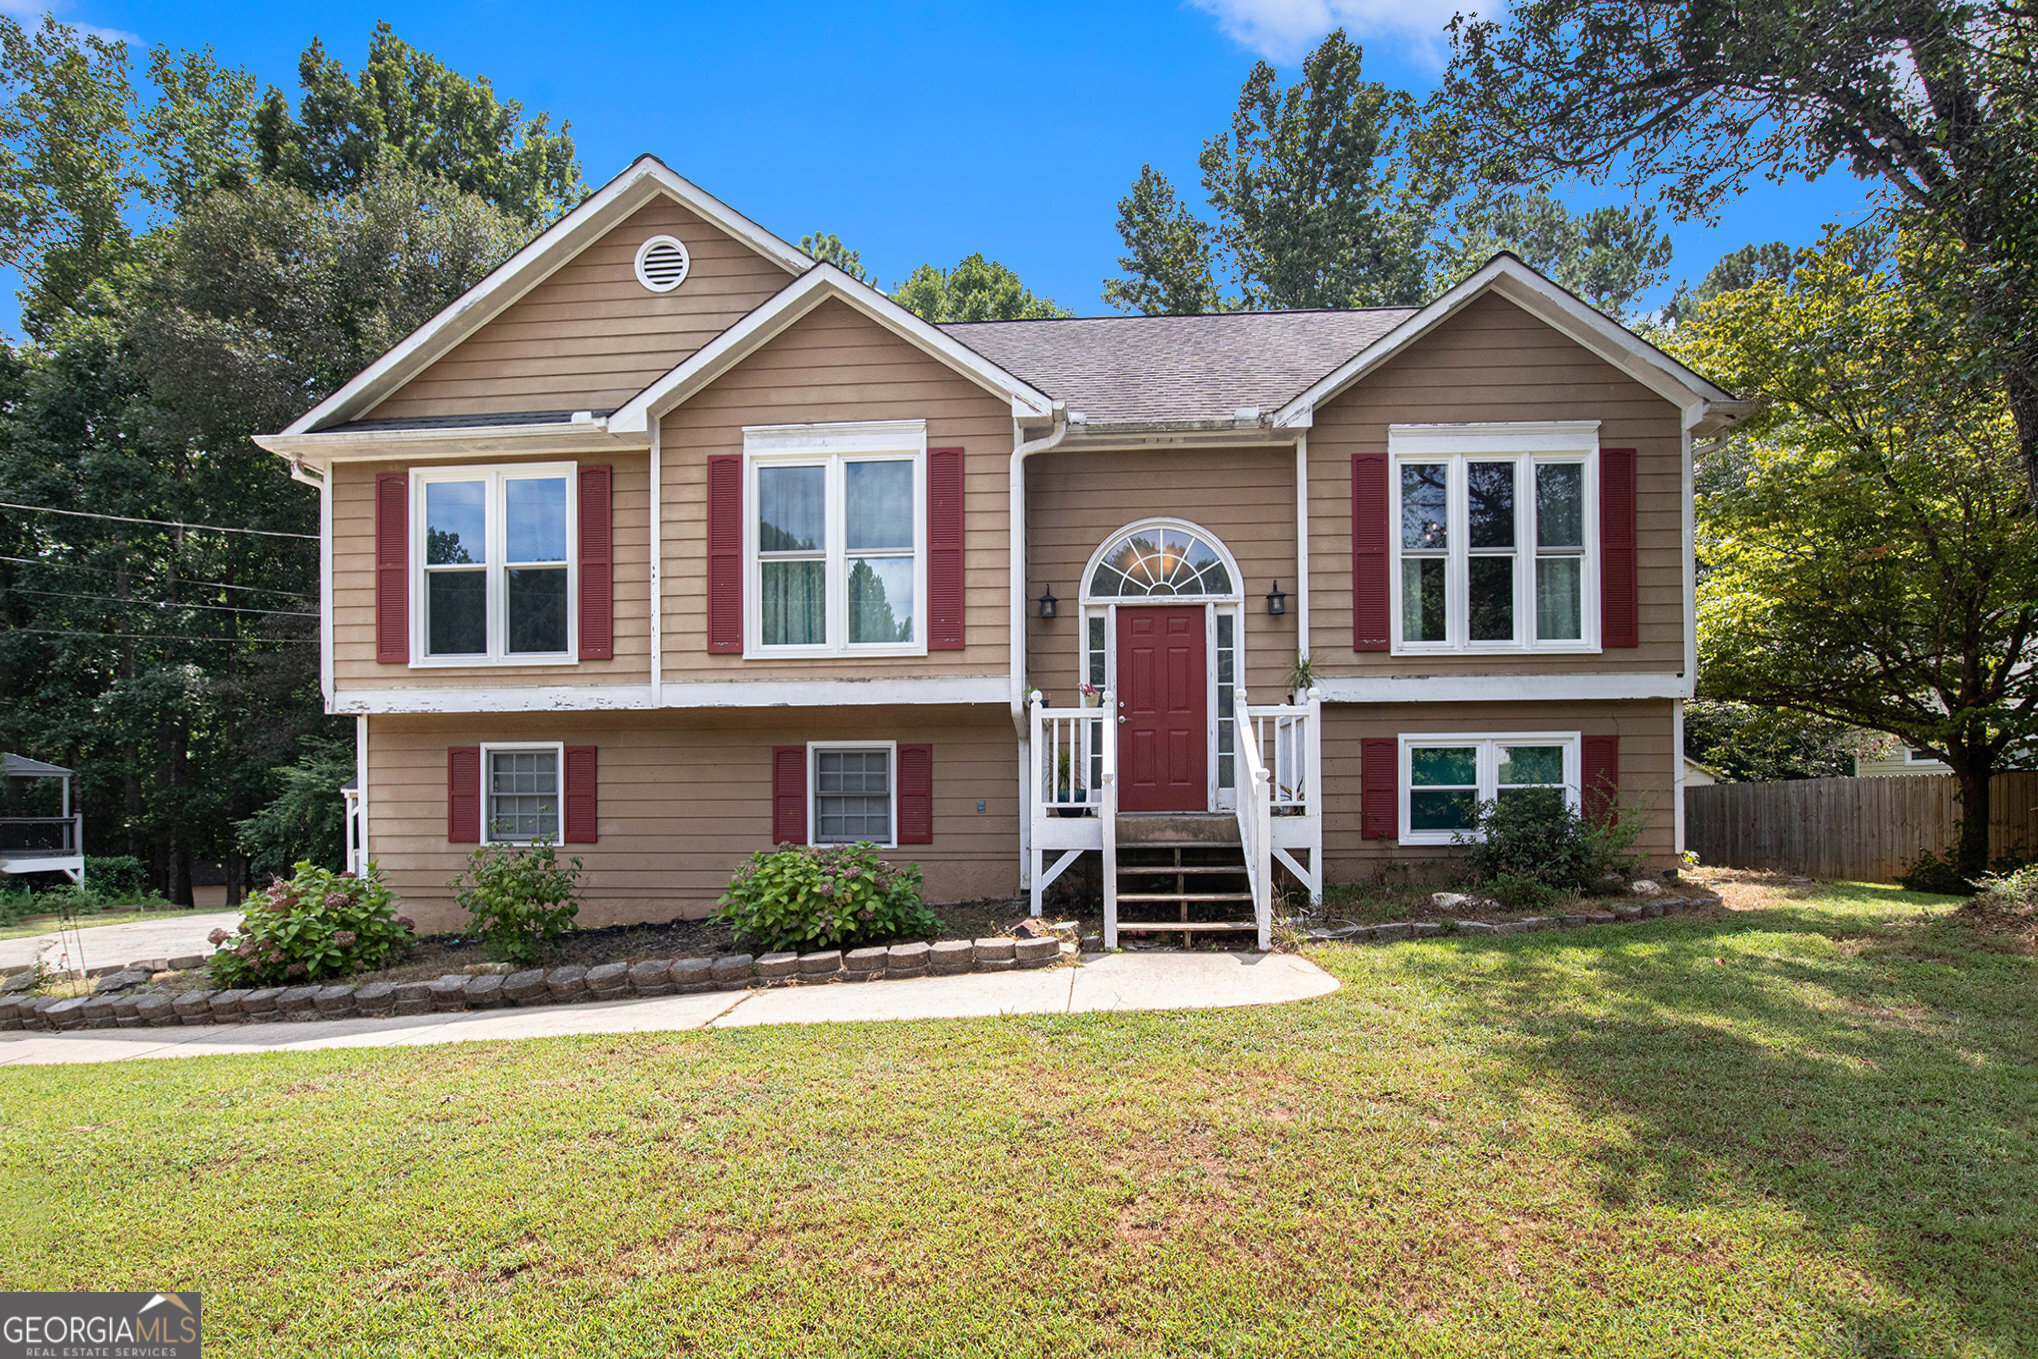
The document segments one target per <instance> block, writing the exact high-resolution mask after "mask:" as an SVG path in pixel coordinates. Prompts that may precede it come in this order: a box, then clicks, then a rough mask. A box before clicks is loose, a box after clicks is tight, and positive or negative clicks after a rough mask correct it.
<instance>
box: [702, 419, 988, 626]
mask: <svg viewBox="0 0 2038 1359" xmlns="http://www.w3.org/2000/svg"><path fill="white" fill-rule="evenodd" d="M962 452H963V451H962V450H961V449H959V448H930V449H928V450H927V605H926V615H925V616H926V622H925V624H924V626H925V628H926V630H927V649H928V650H929V651H960V650H962V646H963V629H962V624H963V578H962V577H963V561H962V532H963V480H962V471H963V466H962ZM708 651H709V653H710V654H713V655H724V656H740V655H742V654H743V458H742V456H741V455H740V454H736V453H724V454H718V455H716V456H714V457H711V458H709V459H708Z"/></svg>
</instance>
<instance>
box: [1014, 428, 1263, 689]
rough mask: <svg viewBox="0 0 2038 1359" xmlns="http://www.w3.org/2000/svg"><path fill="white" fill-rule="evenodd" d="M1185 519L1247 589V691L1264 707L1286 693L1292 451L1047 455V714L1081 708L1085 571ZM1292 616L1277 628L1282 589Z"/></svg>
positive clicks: (1041, 525) (1031, 541)
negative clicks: (1121, 546) (1054, 606)
mask: <svg viewBox="0 0 2038 1359" xmlns="http://www.w3.org/2000/svg"><path fill="white" fill-rule="evenodd" d="M1156 518H1165V519H1186V520H1188V521H1189V522H1190V523H1193V524H1197V525H1200V526H1201V527H1203V528H1205V529H1208V530H1209V531H1210V533H1211V534H1212V535H1213V536H1214V537H1216V538H1217V539H1218V540H1219V541H1220V542H1222V543H1223V544H1224V546H1225V547H1226V548H1227V549H1229V550H1230V552H1231V554H1232V556H1233V557H1235V558H1236V559H1237V561H1238V566H1239V571H1240V572H1241V574H1242V575H1243V576H1244V577H1245V579H1244V580H1243V581H1240V582H1237V583H1238V584H1239V586H1240V588H1242V589H1243V590H1244V592H1245V606H1244V609H1243V611H1242V622H1243V625H1244V626H1243V629H1242V640H1243V643H1244V648H1245V683H1246V688H1247V690H1248V692H1249V693H1250V695H1251V697H1252V698H1253V700H1254V701H1255V702H1263V703H1275V702H1279V701H1281V699H1282V697H1283V696H1284V695H1285V694H1286V692H1287V676H1288V671H1289V669H1290V668H1291V667H1292V666H1293V665H1294V663H1295V641H1296V614H1295V613H1294V612H1293V611H1292V610H1293V607H1294V603H1295V594H1294V591H1295V451H1294V449H1292V448H1288V447H1279V448H1221V449H1199V450H1182V449H1175V450H1166V451H1158V450H1156V451H1140V452H1086V453H1044V454H1040V455H1038V456H1036V457H1033V458H1030V459H1028V460H1027V463H1026V536H1027V544H1026V590H1025V593H1026V596H1027V600H1028V608H1027V621H1026V652H1027V655H1026V664H1027V682H1028V683H1029V684H1031V685H1032V686H1033V687H1034V688H1037V689H1039V690H1041V691H1042V692H1043V693H1044V694H1046V695H1047V701H1048V703H1049V704H1050V705H1068V704H1072V703H1074V702H1075V700H1076V692H1075V690H1076V686H1077V685H1078V684H1080V683H1081V682H1082V680H1083V676H1082V675H1081V674H1080V673H1079V666H1080V656H1081V644H1082V628H1083V622H1082V618H1081V608H1080V603H1081V596H1082V591H1083V584H1084V582H1083V580H1082V574H1083V568H1084V567H1085V566H1086V565H1087V564H1088V563H1089V560H1090V554H1092V553H1093V552H1095V551H1096V550H1097V549H1098V548H1099V547H1101V546H1102V545H1103V544H1104V541H1105V540H1106V539H1107V538H1111V537H1113V536H1115V535H1116V534H1117V533H1118V532H1119V530H1121V529H1124V528H1127V527H1129V526H1131V525H1132V524H1134V523H1136V522H1138V521H1140V520H1143V519H1156ZM1276 578H1278V579H1279V580H1280V582H1281V588H1282V589H1283V590H1285V591H1287V592H1288V593H1289V604H1290V608H1291V611H1290V612H1289V613H1288V614H1286V615H1284V616H1282V617H1280V618H1272V617H1269V616H1268V614H1267V606H1266V593H1267V591H1268V590H1269V589H1271V588H1272V586H1273V583H1274V581H1275V579H1276ZM1043 585H1049V586H1052V587H1053V588H1054V593H1055V595H1056V596H1057V598H1058V599H1059V600H1060V608H1059V610H1058V616H1057V617H1056V618H1055V619H1054V620H1053V621H1051V622H1048V621H1043V620H1042V619H1041V618H1039V617H1038V616H1037V610H1035V609H1034V608H1033V606H1032V603H1031V601H1032V600H1034V599H1037V598H1038V597H1039V595H1040V591H1041V587H1042V586H1043Z"/></svg>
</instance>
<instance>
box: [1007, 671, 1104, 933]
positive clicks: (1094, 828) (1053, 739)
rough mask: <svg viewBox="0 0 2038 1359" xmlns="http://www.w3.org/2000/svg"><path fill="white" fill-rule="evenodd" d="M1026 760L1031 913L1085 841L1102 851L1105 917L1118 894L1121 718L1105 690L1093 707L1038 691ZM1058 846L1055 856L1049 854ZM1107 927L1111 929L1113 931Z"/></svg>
mask: <svg viewBox="0 0 2038 1359" xmlns="http://www.w3.org/2000/svg"><path fill="white" fill-rule="evenodd" d="M1028 707H1029V710H1030V712H1031V732H1030V734H1031V736H1032V744H1031V746H1030V747H1029V749H1030V750H1031V751H1032V758H1031V760H1030V761H1029V763H1028V768H1027V776H1026V782H1027V788H1028V793H1027V804H1028V805H1027V820H1028V832H1029V836H1030V839H1031V844H1030V845H1029V846H1028V854H1029V856H1030V859H1031V863H1030V865H1029V867H1030V869H1031V871H1030V873H1029V877H1030V879H1031V884H1030V885H1031V889H1032V896H1033V901H1032V906H1033V914H1035V915H1039V914H1040V908H1041V904H1040V897H1041V893H1042V892H1043V891H1045V890H1046V888H1047V886H1048V884H1049V883H1052V882H1053V881H1054V880H1055V879H1056V878H1058V877H1060V876H1061V874H1062V872H1063V871H1064V870H1065V869H1067V868H1068V866H1069V865H1070V864H1072V863H1074V862H1075V861H1076V859H1077V858H1078V857H1079V856H1081V854H1082V852H1083V851H1084V850H1086V849H1096V850H1102V851H1103V852H1104V906H1105V919H1106V920H1107V921H1109V920H1110V919H1111V918H1112V916H1113V915H1114V914H1115V908H1116V905H1117V898H1118V872H1117V869H1118V862H1117V854H1116V848H1117V829H1118V816H1117V812H1118V804H1117V790H1118V724H1117V722H1116V721H1114V720H1112V719H1113V718H1115V717H1116V715H1117V711H1118V709H1117V706H1116V705H1115V704H1114V703H1113V702H1112V699H1111V695H1110V693H1109V692H1108V691H1107V692H1105V693H1104V694H1102V695H1100V696H1099V703H1098V706H1096V707H1094V708H1050V707H1047V706H1046V705H1045V704H1044V703H1043V702H1042V701H1041V699H1040V697H1039V695H1038V694H1036V695H1034V698H1033V701H1032V703H1031V704H1029V705H1028ZM1054 851H1060V854H1059V857H1057V858H1056V859H1055V860H1054V862H1053V863H1049V862H1048V859H1047V856H1048V854H1049V853H1051V852H1054ZM1107 932H1108V931H1107Z"/></svg>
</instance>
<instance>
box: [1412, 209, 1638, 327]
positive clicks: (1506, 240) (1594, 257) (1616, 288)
mask: <svg viewBox="0 0 2038 1359" xmlns="http://www.w3.org/2000/svg"><path fill="white" fill-rule="evenodd" d="M1502 250H1506V251H1511V252H1512V253H1514V254H1515V255H1516V256H1518V257H1519V258H1520V259H1521V260H1522V262H1523V263H1525V264H1527V265H1528V266H1529V267H1531V268H1533V269H1536V270H1539V271H1541V272H1542V273H1543V274H1545V275H1547V276H1548V277H1550V278H1552V279H1554V280H1556V282H1557V283H1559V284H1561V285H1562V286H1564V287H1566V288H1568V289H1570V290H1571V291H1572V292H1574V293H1576V294H1578V296H1580V297H1582V298H1584V299H1585V300H1586V301H1587V302H1590V303H1591V304H1592V305H1593V306H1595V307H1598V308H1600V309H1601V310H1602V311H1608V312H1613V313H1615V314H1619V313H1621V312H1624V311H1627V310H1628V309H1629V308H1631V307H1632V306H1634V304H1635V299H1636V298H1637V297H1638V296H1639V295H1640V294H1642V293H1644V292H1646V291H1648V290H1649V289H1650V288H1653V287H1655V286H1656V285H1657V284H1659V283H1661V282H1662V281H1663V279H1664V277H1665V276H1666V275H1667V273H1668V272H1669V267H1670V237H1669V236H1668V235H1666V234H1664V233H1663V232H1662V231H1661V230H1659V229H1658V228H1657V226H1656V210H1655V209H1654V208H1653V207H1648V208H1627V207H1605V208H1595V209H1593V210H1592V211H1590V212H1585V213H1577V214H1574V213H1572V212H1571V211H1570V210H1569V209H1568V208H1566V207H1565V206H1564V205H1563V204H1562V203H1560V202H1558V201H1557V200H1556V199H1555V198H1553V197H1552V196H1551V195H1550V194H1549V192H1548V191H1547V190H1544V189H1534V190H1530V191H1527V192H1518V193H1501V194H1495V195H1492V196H1490V197H1487V198H1485V199H1483V200H1479V201H1474V202H1472V203H1469V204H1467V205H1466V206H1465V207H1464V209H1463V210H1461V211H1460V212H1459V213H1458V214H1457V217H1456V220H1455V222H1454V223H1453V228H1452V230H1451V232H1450V234H1449V235H1448V236H1447V237H1445V238H1444V239H1443V240H1441V241H1439V242H1438V244H1437V249H1436V265H1435V274H1436V283H1437V284H1438V286H1440V287H1449V286H1450V285H1451V284H1454V283H1456V282H1458V280H1460V279H1462V278H1464V277H1465V276H1467V275H1468V274H1471V273H1472V272H1474V271H1475V270H1477V269H1478V268H1479V267H1480V266H1481V265H1483V264H1485V263H1486V261H1488V260H1490V259H1492V258H1493V256H1494V255H1496V254H1498V253H1499V252H1500V251H1502Z"/></svg>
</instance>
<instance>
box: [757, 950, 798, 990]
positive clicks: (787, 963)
mask: <svg viewBox="0 0 2038 1359" xmlns="http://www.w3.org/2000/svg"><path fill="white" fill-rule="evenodd" d="M799 973H800V955H799V954H797V953H767V954H765V955H763V956H762V957H760V958H759V959H758V960H757V975H758V976H759V977H761V978H763V979H764V980H765V981H768V982H772V983H775V984H780V985H782V984H784V983H786V982H789V981H791V980H792V979H793V978H794V977H796V976H798V975H799Z"/></svg>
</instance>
